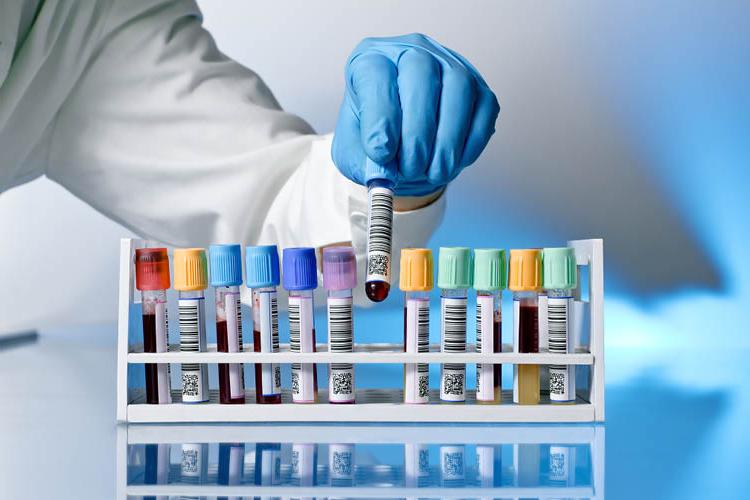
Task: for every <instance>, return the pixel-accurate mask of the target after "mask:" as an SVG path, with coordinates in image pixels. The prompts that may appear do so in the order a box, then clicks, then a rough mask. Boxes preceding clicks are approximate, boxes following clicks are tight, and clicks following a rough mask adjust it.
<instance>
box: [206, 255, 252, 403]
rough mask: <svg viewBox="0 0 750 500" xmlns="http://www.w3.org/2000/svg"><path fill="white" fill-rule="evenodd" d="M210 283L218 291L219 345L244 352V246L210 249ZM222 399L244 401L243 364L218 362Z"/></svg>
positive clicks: (221, 350) (221, 400) (217, 340)
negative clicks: (241, 305) (241, 293)
mask: <svg viewBox="0 0 750 500" xmlns="http://www.w3.org/2000/svg"><path fill="white" fill-rule="evenodd" d="M208 257H209V264H210V269H211V286H213V287H214V289H215V291H216V348H217V350H218V351H219V352H242V309H241V307H240V285H242V249H241V248H240V246H239V245H211V246H210V247H209V248H208ZM219 402H220V403H221V404H245V370H244V369H243V366H242V363H219Z"/></svg>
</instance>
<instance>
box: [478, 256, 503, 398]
mask: <svg viewBox="0 0 750 500" xmlns="http://www.w3.org/2000/svg"><path fill="white" fill-rule="evenodd" d="M507 277H508V275H507V272H506V265H505V250H499V249H496V248H478V249H476V250H474V289H475V290H476V291H477V352H480V353H483V354H489V353H496V352H502V350H503V344H502V342H503V340H502V336H503V334H502V330H503V327H502V325H503V316H502V293H503V288H505V287H506V286H507V281H508V279H507ZM501 374H502V366H501V365H500V364H489V363H477V403H480V404H486V403H499V402H500V401H501V399H502V396H501V394H502V378H501Z"/></svg>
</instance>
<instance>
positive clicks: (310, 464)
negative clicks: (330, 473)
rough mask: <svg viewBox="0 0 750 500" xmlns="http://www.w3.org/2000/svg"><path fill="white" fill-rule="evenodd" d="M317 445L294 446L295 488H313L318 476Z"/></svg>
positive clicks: (293, 474)
mask: <svg viewBox="0 0 750 500" xmlns="http://www.w3.org/2000/svg"><path fill="white" fill-rule="evenodd" d="M317 454H318V450H317V445H316V444H298V443H295V444H293V445H292V464H291V465H292V472H291V478H292V481H293V484H294V485H295V486H313V485H314V484H315V477H316V475H317V470H316V469H317V463H316V462H317Z"/></svg>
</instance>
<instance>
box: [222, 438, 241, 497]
mask: <svg viewBox="0 0 750 500" xmlns="http://www.w3.org/2000/svg"><path fill="white" fill-rule="evenodd" d="M244 471H245V443H219V467H218V470H217V474H216V482H217V483H218V484H220V485H222V486H237V485H239V484H240V483H242V475H243V473H244ZM219 498H222V500H242V498H243V497H240V496H231V497H219Z"/></svg>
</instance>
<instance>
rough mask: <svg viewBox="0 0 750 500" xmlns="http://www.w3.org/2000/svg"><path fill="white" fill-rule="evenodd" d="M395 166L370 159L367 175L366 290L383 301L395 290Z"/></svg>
mask: <svg viewBox="0 0 750 500" xmlns="http://www.w3.org/2000/svg"><path fill="white" fill-rule="evenodd" d="M394 171H395V166H393V167H392V168H391V167H388V166H382V165H378V164H376V163H375V162H373V161H372V160H370V159H369V158H368V159H367V160H366V166H365V175H366V177H367V197H368V211H367V277H366V279H365V293H366V294H367V297H368V298H369V299H370V300H372V301H373V302H382V301H383V300H385V298H386V297H388V293H389V292H390V290H391V264H392V262H391V239H392V232H393V185H394V181H393V178H392V175H393V174H392V172H394Z"/></svg>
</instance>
